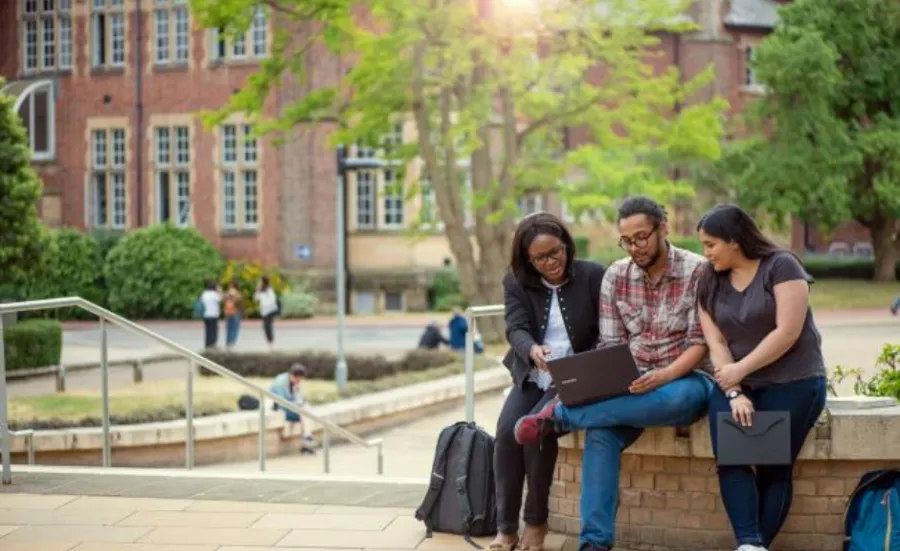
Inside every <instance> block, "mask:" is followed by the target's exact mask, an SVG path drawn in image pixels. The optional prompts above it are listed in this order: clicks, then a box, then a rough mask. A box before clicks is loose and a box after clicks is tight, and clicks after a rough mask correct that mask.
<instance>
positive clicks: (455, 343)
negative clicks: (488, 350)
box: [447, 306, 484, 354]
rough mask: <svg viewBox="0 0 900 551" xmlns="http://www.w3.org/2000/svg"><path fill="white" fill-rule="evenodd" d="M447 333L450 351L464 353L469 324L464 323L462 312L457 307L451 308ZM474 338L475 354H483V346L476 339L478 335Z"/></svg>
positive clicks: (464, 318)
mask: <svg viewBox="0 0 900 551" xmlns="http://www.w3.org/2000/svg"><path fill="white" fill-rule="evenodd" d="M447 332H448V333H449V334H450V339H449V341H450V343H449V346H450V350H454V351H456V352H465V351H466V333H468V332H469V322H467V321H466V317H465V316H464V315H463V313H462V310H461V309H460V308H459V307H458V306H454V307H453V314H452V315H451V316H450V321H449V322H448V323H447ZM474 338H475V343H474V344H475V347H474V350H475V353H476V354H481V353H482V352H484V344H483V343H482V342H481V340H480V339H479V338H478V335H477V334H476V335H474Z"/></svg>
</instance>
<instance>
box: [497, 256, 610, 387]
mask: <svg viewBox="0 0 900 551" xmlns="http://www.w3.org/2000/svg"><path fill="white" fill-rule="evenodd" d="M604 271H605V270H604V268H603V266H601V265H600V264H597V263H596V262H590V261H587V260H577V259H576V260H575V263H574V267H573V269H572V273H571V274H570V275H569V279H568V281H567V282H566V283H565V284H564V285H563V286H562V287H560V288H559V307H560V310H561V313H562V316H563V320H565V322H566V330H567V331H568V333H569V340H570V341H571V343H572V349H573V350H574V351H575V352H576V353H578V352H584V351H586V350H590V349H592V348H594V347H595V346H596V344H597V338H598V336H599V333H600V327H599V321H600V284H601V283H602V282H603V273H604ZM552 299H553V291H552V290H550V289H548V288H547V287H546V286H544V285H541V286H540V287H527V288H522V286H521V285H519V282H518V281H517V280H516V278H515V276H514V275H513V274H512V273H507V274H506V277H504V278H503V302H504V304H505V306H506V313H505V319H506V340H507V341H509V345H510V349H509V352H507V353H506V357H505V358H503V365H505V366H506V367H507V368H508V369H509V371H510V373H511V374H512V377H513V382H514V383H515V384H516V386H518V387H520V388H521V387H522V385H523V384H525V381H526V379H527V378H528V373H529V372H530V371H531V368H532V367H533V364H532V362H531V358H529V356H528V353H529V351H530V350H531V347H532V346H533V345H534V344H542V343H543V342H544V333H545V331H546V329H547V318H548V317H549V316H550V301H551V300H552Z"/></svg>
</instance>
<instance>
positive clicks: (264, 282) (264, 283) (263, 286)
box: [259, 276, 269, 291]
mask: <svg viewBox="0 0 900 551" xmlns="http://www.w3.org/2000/svg"><path fill="white" fill-rule="evenodd" d="M259 288H260V290H262V291H268V290H269V278H268V277H267V276H262V277H261V278H259Z"/></svg>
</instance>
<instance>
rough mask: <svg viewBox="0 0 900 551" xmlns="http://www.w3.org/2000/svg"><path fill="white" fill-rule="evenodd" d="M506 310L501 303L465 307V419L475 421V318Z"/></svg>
mask: <svg viewBox="0 0 900 551" xmlns="http://www.w3.org/2000/svg"><path fill="white" fill-rule="evenodd" d="M505 312H506V306H504V305H503V304H490V305H487V306H469V307H468V308H466V314H465V317H466V324H467V327H468V328H469V330H468V331H466V421H467V422H469V423H473V422H474V421H475V320H476V318H486V317H488V316H501V315H503V314H504V313H505Z"/></svg>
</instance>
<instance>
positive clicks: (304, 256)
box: [294, 245, 312, 260]
mask: <svg viewBox="0 0 900 551" xmlns="http://www.w3.org/2000/svg"><path fill="white" fill-rule="evenodd" d="M294 256H296V257H297V260H309V259H311V258H312V248H311V247H310V246H309V245H294Z"/></svg>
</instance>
